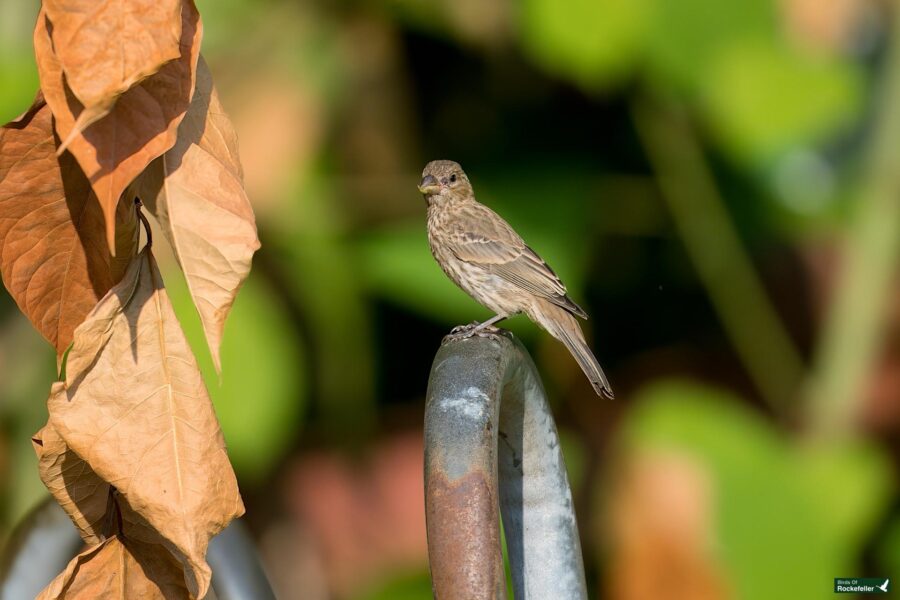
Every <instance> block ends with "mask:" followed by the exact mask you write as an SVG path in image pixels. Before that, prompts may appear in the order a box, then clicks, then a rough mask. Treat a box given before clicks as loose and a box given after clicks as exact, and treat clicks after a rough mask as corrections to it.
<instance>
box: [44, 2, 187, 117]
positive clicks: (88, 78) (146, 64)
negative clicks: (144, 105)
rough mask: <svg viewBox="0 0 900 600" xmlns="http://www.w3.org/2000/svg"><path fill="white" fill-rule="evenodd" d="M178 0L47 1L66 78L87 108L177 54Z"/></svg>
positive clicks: (104, 101)
mask: <svg viewBox="0 0 900 600" xmlns="http://www.w3.org/2000/svg"><path fill="white" fill-rule="evenodd" d="M181 5H182V0H135V1H131V2H109V1H100V2H98V1H96V0H45V1H44V3H43V6H44V10H45V11H46V12H47V18H48V19H49V20H50V22H51V23H52V24H53V47H54V49H55V50H56V54H57V57H58V58H59V62H60V63H61V65H62V69H63V72H64V73H65V74H66V83H67V84H68V86H69V88H70V89H71V90H72V93H73V94H75V97H76V98H78V100H79V101H80V102H81V104H82V105H83V106H84V107H85V110H91V109H94V108H95V107H98V106H103V107H108V108H111V107H112V103H113V102H114V101H115V99H116V98H117V97H118V96H119V95H120V94H122V93H123V92H125V91H126V90H128V88H130V87H131V86H132V85H134V84H135V83H137V82H139V81H141V80H142V79H144V78H145V77H147V76H149V75H152V74H153V73H155V72H156V71H158V70H159V68H160V67H161V66H162V65H163V64H165V63H166V62H168V61H170V60H172V59H175V58H178V56H179V55H180V54H181V51H180V48H179V39H180V38H181Z"/></svg>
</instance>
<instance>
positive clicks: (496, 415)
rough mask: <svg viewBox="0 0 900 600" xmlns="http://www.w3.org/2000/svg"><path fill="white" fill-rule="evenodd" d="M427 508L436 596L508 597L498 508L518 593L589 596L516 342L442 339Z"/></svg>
mask: <svg viewBox="0 0 900 600" xmlns="http://www.w3.org/2000/svg"><path fill="white" fill-rule="evenodd" d="M425 507H426V520H427V529H428V556H429V561H430V565H431V574H432V582H433V587H434V594H435V597H436V598H437V599H438V600H463V599H465V600H471V599H476V598H478V599H483V598H492V599H502V598H506V596H507V592H506V578H505V575H504V570H503V562H502V560H503V559H502V555H501V545H500V521H499V517H498V512H500V513H502V517H503V525H504V528H505V532H506V544H507V549H508V551H509V562H510V571H511V573H512V581H513V591H514V594H515V597H516V599H517V600H525V599H533V600H543V599H546V598H566V599H576V600H578V599H586V598H587V588H586V585H585V581H584V565H583V562H582V557H581V545H580V542H579V539H578V526H577V523H576V520H575V511H574V507H573V503H572V493H571V490H570V488H569V481H568V477H567V476H566V470H565V464H564V461H563V456H562V453H561V451H560V447H559V436H558V434H557V432H556V424H555V421H554V420H553V415H552V413H551V412H550V407H549V405H548V404H547V399H546V394H545V393H544V389H543V385H542V384H541V380H540V377H539V376H538V373H537V369H536V368H535V366H534V363H533V362H532V360H531V358H530V356H529V355H528V352H527V351H526V350H525V348H524V347H523V346H522V345H521V343H519V342H518V341H516V340H513V339H510V338H508V337H505V336H500V335H491V336H487V337H472V338H469V339H465V340H451V341H449V342H447V343H445V344H444V345H442V347H441V349H440V350H439V351H438V353H437V355H436V356H435V359H434V364H433V366H432V368H431V377H430V379H429V384H428V397H427V400H426V404H425Z"/></svg>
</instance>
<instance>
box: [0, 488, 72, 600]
mask: <svg viewBox="0 0 900 600" xmlns="http://www.w3.org/2000/svg"><path fill="white" fill-rule="evenodd" d="M83 546H84V542H83V541H81V536H79V535H78V531H77V530H76V529H75V527H74V526H73V525H72V521H70V520H69V515H67V514H66V513H65V511H64V510H63V509H62V508H61V507H60V506H59V504H57V503H56V502H55V501H54V500H53V498H51V497H50V496H47V499H46V500H44V501H43V502H41V503H40V504H38V505H37V506H36V507H35V508H33V509H31V511H30V512H29V513H28V514H27V515H26V516H25V518H24V519H22V520H21V521H19V523H18V525H16V528H15V529H14V530H13V533H12V535H10V537H9V540H7V542H6V547H5V548H4V550H3V556H2V560H0V600H21V599H22V598H34V597H35V596H37V595H38V594H39V593H41V590H43V589H44V588H45V587H47V585H48V584H49V583H50V582H51V581H53V578H54V577H56V576H57V575H59V574H60V573H61V572H62V571H63V569H65V568H66V565H68V564H69V561H70V560H72V557H73V556H75V555H76V554H78V552H79V551H80V550H81V548H82V547H83Z"/></svg>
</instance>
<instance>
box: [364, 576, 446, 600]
mask: <svg viewBox="0 0 900 600" xmlns="http://www.w3.org/2000/svg"><path fill="white" fill-rule="evenodd" d="M431 597H432V595H431V577H430V576H429V574H428V572H427V571H423V572H417V573H413V574H408V575H404V576H400V577H397V578H395V579H391V580H390V581H388V582H387V583H385V584H384V585H382V586H380V587H378V588H376V589H375V591H373V592H369V593H366V594H362V595H361V596H359V600H430V599H431Z"/></svg>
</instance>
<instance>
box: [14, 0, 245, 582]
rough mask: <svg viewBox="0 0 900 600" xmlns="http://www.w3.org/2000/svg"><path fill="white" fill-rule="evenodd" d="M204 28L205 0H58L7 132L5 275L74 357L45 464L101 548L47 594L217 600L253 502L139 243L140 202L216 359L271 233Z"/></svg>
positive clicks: (60, 391)
mask: <svg viewBox="0 0 900 600" xmlns="http://www.w3.org/2000/svg"><path fill="white" fill-rule="evenodd" d="M201 37H202V25H201V22H200V15H199V13H198V12H197V9H196V7H195V6H194V2H193V0H152V1H151V0H118V1H115V2H113V1H112V0H43V6H42V10H41V12H40V14H39V16H38V21H37V25H36V27H35V31H34V48H35V56H36V59H37V65H38V71H39V76H40V82H41V90H40V92H39V93H38V95H37V98H36V99H35V102H34V104H33V106H32V107H31V108H30V109H29V110H28V111H27V112H25V113H24V114H23V115H22V116H20V117H19V118H17V119H15V120H14V121H12V122H10V123H8V124H6V125H5V126H4V127H3V129H2V130H0V273H2V277H3V283H4V284H5V285H6V288H7V289H8V290H9V293H10V294H11V295H12V297H13V298H14V299H15V301H16V303H17V304H18V306H19V308H20V309H21V310H22V312H23V313H24V314H25V315H26V316H27V317H28V318H29V319H30V320H31V322H32V323H33V324H34V326H35V327H36V328H37V329H38V330H39V331H40V332H41V334H43V335H44V337H46V338H47V340H48V341H50V343H51V344H53V345H54V347H55V348H56V351H57V357H58V359H59V362H60V365H61V367H62V368H61V373H60V376H61V381H57V382H55V383H54V384H53V385H52V388H51V391H50V397H49V399H48V402H47V405H48V412H49V421H48V423H47V425H46V426H44V428H43V429H41V431H39V432H38V433H37V434H35V436H34V439H33V441H34V447H35V451H36V452H37V455H38V458H39V468H40V476H41V479H42V480H43V481H44V483H45V484H46V486H47V488H48V489H49V490H50V492H51V493H52V494H53V496H54V497H55V498H56V500H57V501H58V502H59V503H60V505H61V506H62V507H63V508H64V509H65V510H66V512H67V513H68V514H69V516H70V517H71V518H72V521H73V522H74V524H75V526H76V527H77V528H78V530H79V532H80V533H81V536H82V538H83V539H84V541H85V544H86V545H87V549H86V550H85V551H84V552H82V553H81V554H80V555H79V556H77V557H76V558H75V559H73V560H72V562H71V563H70V564H69V565H68V567H67V568H66V570H65V571H64V572H63V573H61V574H60V575H59V576H58V577H57V578H56V579H55V580H54V581H53V582H52V583H51V584H50V585H49V586H48V587H47V588H46V589H45V590H44V591H43V592H42V594H41V596H40V598H45V599H51V598H52V599H56V598H60V599H62V598H66V599H76V598H91V599H93V598H100V597H103V598H106V597H114V598H201V597H203V596H204V595H206V593H207V590H208V589H209V584H210V577H211V573H210V568H209V565H208V564H207V563H206V558H205V557H206V549H207V546H208V544H209V540H210V538H211V537H212V536H214V535H216V534H217V533H218V532H219V531H221V530H222V529H223V528H224V527H225V526H226V525H227V524H228V523H229V522H230V521H231V520H232V519H234V518H235V517H238V516H240V515H241V514H242V513H243V511H244V508H243V504H242V502H241V497H240V494H239V492H238V487H237V481H236V479H235V476H234V472H233V470H232V468H231V464H230V463H229V461H228V456H227V454H226V451H225V444H224V440H223V438H222V434H221V431H220V428H219V424H218V421H217V419H216V415H215V412H214V410H213V407H212V404H211V402H210V399H209V395H208V394H207V391H206V388H205V386H204V383H203V380H202V378H201V375H200V372H199V370H198V367H197V363H196V360H195V359H194V356H193V354H192V353H191V350H190V348H189V346H188V343H187V341H186V339H185V336H184V334H183V332H182V330H181V327H180V325H179V323H178V320H177V318H176V316H175V313H174V311H173V309H172V305H171V303H170V302H169V298H168V296H167V294H166V289H165V286H164V285H163V281H162V278H161V276H160V273H159V270H158V269H157V266H156V262H155V260H154V258H153V253H152V250H151V247H152V244H151V243H150V239H149V229H147V238H148V239H147V243H146V244H145V245H144V247H143V248H141V247H140V229H141V222H142V221H144V216H143V215H142V214H141V206H142V205H143V206H146V207H147V209H148V210H149V211H150V212H151V213H152V214H153V215H154V216H155V217H156V218H157V220H158V221H159V223H160V225H161V228H162V230H163V232H164V233H165V236H166V237H167V239H168V241H169V243H170V244H171V245H172V247H173V249H174V251H175V255H176V257H177V258H178V261H179V263H180V265H181V267H182V270H183V271H184V274H185V277H186V279H187V282H188V286H189V288H190V292H191V297H192V299H193V301H194V304H195V306H196V308H197V311H198V312H199V314H200V319H201V322H202V324H203V329H204V332H205V334H206V339H207V341H208V343H209V347H210V351H211V353H212V356H213V358H214V362H215V364H216V367H217V368H220V361H219V344H220V342H221V338H222V331H223V327H224V323H225V319H226V317H227V316H228V312H229V310H230V308H231V305H232V303H233V302H234V298H235V295H236V294H237V292H238V289H239V288H240V286H241V283H242V282H243V281H244V279H245V278H246V277H247V274H248V273H249V271H250V263H251V259H252V257H253V253H254V252H255V251H256V250H257V248H258V247H259V242H258V240H257V235H256V224H255V220H254V216H253V211H252V209H251V207H250V203H249V200H248V198H247V196H246V193H245V191H244V186H243V174H242V172H241V166H240V162H239V159H238V152H237V139H236V137H235V133H234V130H233V128H232V126H231V123H230V121H229V120H228V117H227V115H226V114H225V112H224V111H223V109H222V107H221V105H220V103H219V100H218V97H217V95H216V91H215V88H214V86H213V81H212V76H211V74H210V72H209V69H208V68H207V66H206V64H205V63H204V61H203V59H202V58H201V57H200V40H201ZM144 225H145V226H146V222H145V221H144Z"/></svg>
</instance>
